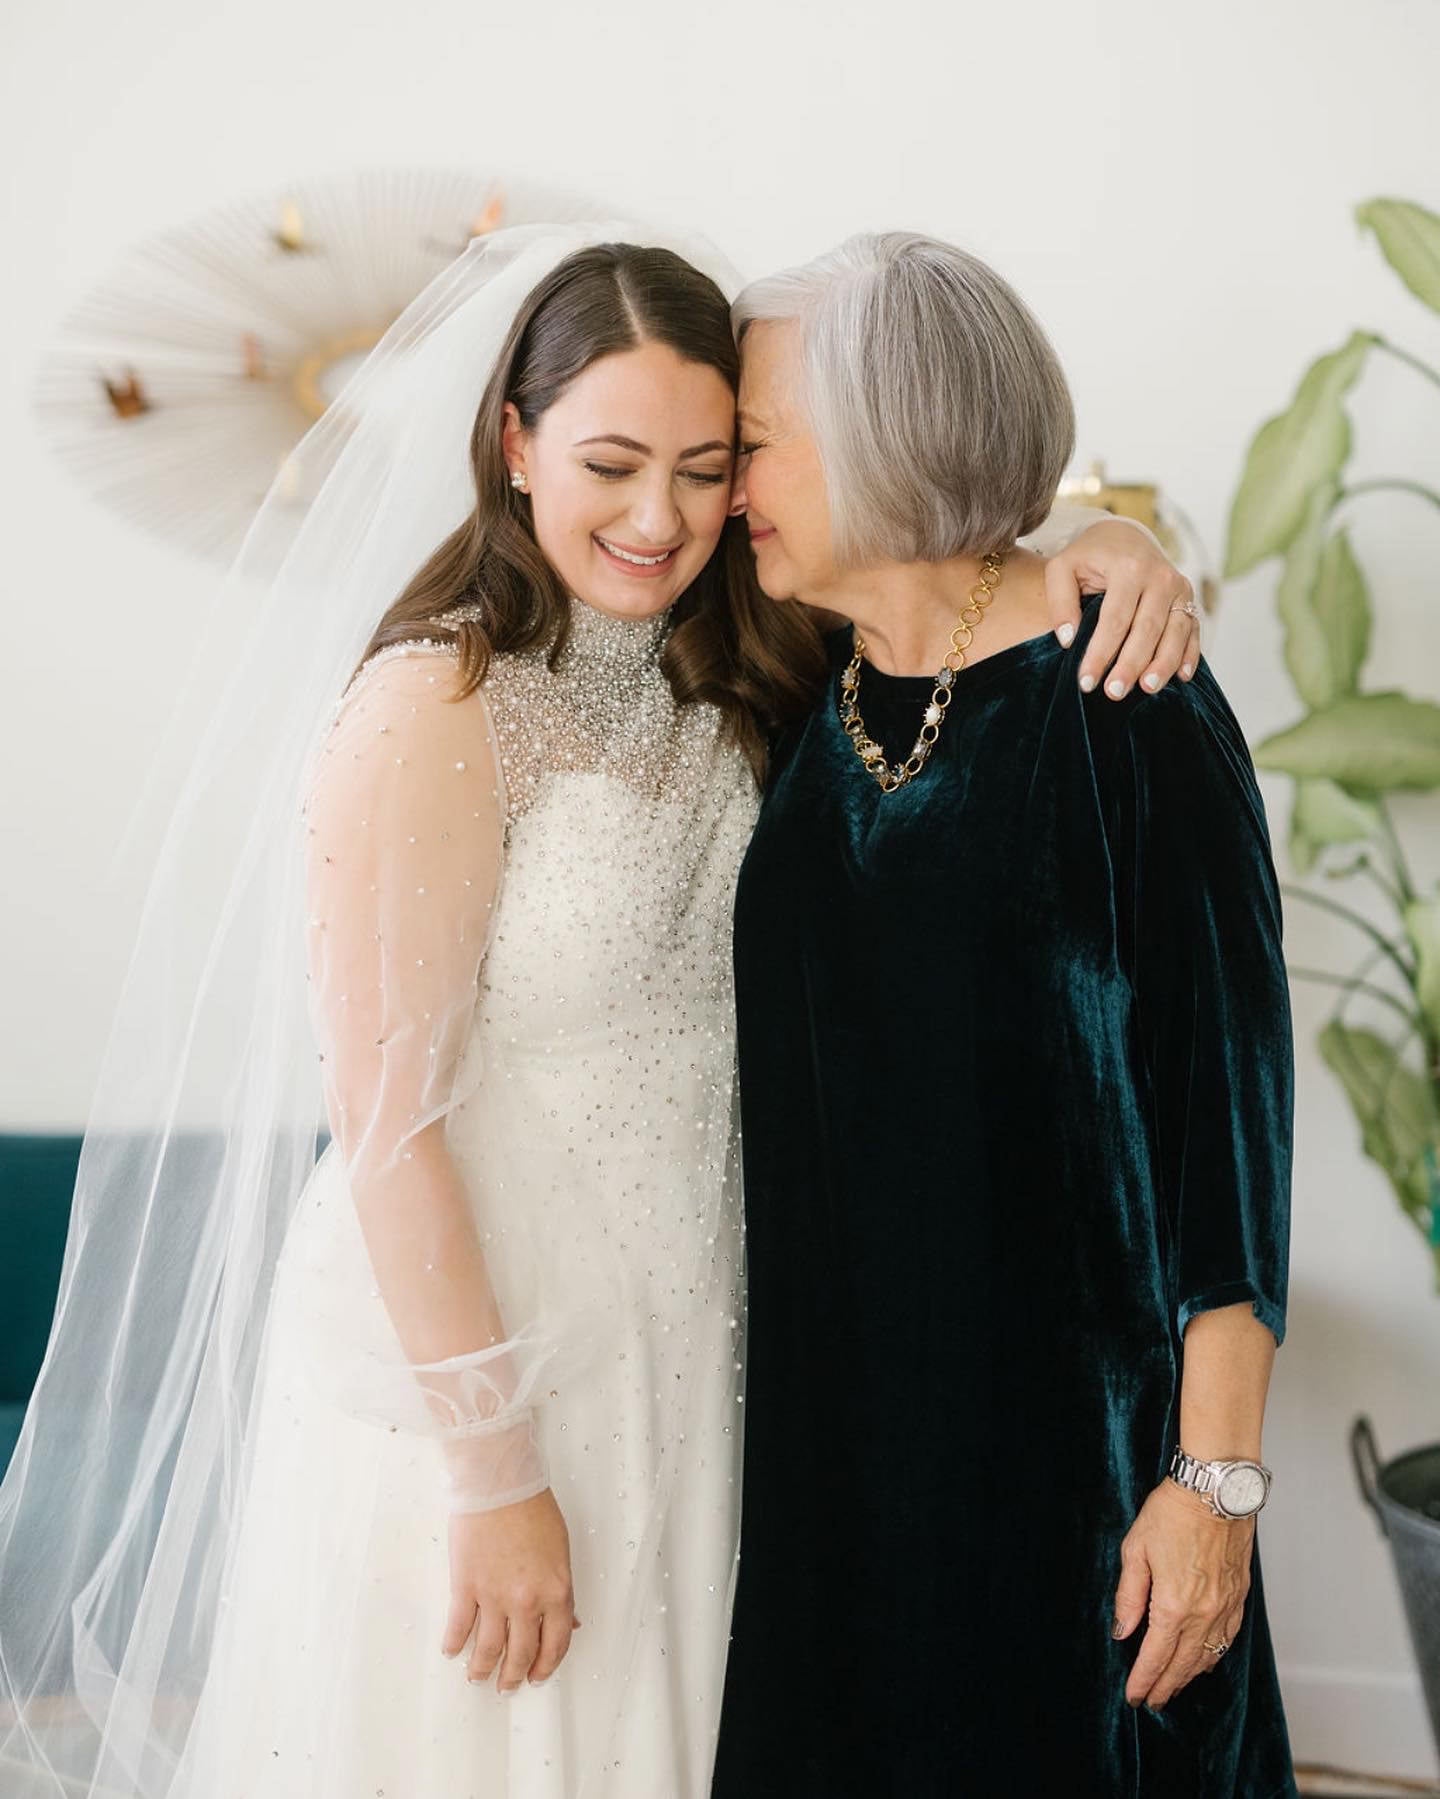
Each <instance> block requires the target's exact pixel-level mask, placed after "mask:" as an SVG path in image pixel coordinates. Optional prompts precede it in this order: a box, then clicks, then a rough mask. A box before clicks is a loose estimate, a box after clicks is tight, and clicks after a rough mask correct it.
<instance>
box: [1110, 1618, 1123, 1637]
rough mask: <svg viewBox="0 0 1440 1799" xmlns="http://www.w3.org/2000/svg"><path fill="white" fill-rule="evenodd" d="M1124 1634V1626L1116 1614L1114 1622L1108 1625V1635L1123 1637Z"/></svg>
mask: <svg viewBox="0 0 1440 1799" xmlns="http://www.w3.org/2000/svg"><path fill="white" fill-rule="evenodd" d="M1124 1634H1125V1626H1124V1625H1123V1624H1122V1623H1121V1622H1120V1618H1119V1615H1118V1614H1117V1615H1116V1618H1115V1621H1114V1623H1113V1624H1111V1626H1110V1635H1111V1636H1112V1637H1123V1636H1124Z"/></svg>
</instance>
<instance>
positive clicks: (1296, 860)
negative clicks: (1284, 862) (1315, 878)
mask: <svg viewBox="0 0 1440 1799" xmlns="http://www.w3.org/2000/svg"><path fill="white" fill-rule="evenodd" d="M1380 830H1381V825H1380V810H1379V808H1378V807H1377V806H1376V805H1375V804H1374V802H1373V801H1371V800H1367V799H1359V798H1357V797H1356V796H1355V795H1354V794H1353V793H1346V791H1345V789H1344V788H1343V787H1340V786H1337V785H1336V783H1335V782H1334V781H1326V780H1308V781H1297V782H1296V783H1295V804H1294V807H1293V808H1292V810H1291V813H1290V860H1291V862H1292V863H1293V864H1294V866H1295V870H1296V872H1297V873H1298V874H1302V875H1303V874H1308V873H1309V872H1310V870H1311V868H1312V867H1313V866H1314V864H1315V858H1316V856H1317V855H1318V854H1319V852H1320V851H1321V850H1322V849H1324V848H1326V847H1327V846H1328V845H1329V844H1332V843H1360V842H1362V841H1364V840H1365V839H1366V838H1370V837H1378V836H1379V835H1380Z"/></svg>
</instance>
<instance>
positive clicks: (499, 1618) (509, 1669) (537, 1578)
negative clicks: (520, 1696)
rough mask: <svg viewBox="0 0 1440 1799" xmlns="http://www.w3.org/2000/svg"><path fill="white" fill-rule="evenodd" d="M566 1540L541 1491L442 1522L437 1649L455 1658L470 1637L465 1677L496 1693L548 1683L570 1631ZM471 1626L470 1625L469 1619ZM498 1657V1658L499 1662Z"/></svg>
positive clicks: (550, 1498) (556, 1512)
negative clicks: (445, 1590) (441, 1628)
mask: <svg viewBox="0 0 1440 1799" xmlns="http://www.w3.org/2000/svg"><path fill="white" fill-rule="evenodd" d="M574 1597H575V1596H574V1591H573V1587H572V1584H571V1576H570V1536H569V1532H568V1531H567V1530H566V1528H565V1519H564V1518H563V1516H562V1515H561V1512H560V1507H559V1506H558V1505H557V1504H556V1502H555V1495H554V1494H553V1493H552V1492H551V1491H550V1489H549V1488H548V1487H547V1488H546V1489H545V1491H544V1492H543V1493H537V1494H536V1495H535V1497H534V1498H533V1499H522V1500H520V1501H519V1502H518V1503H517V1504H515V1505H504V1506H500V1507H498V1508H497V1509H496V1510H495V1511H492V1512H455V1513H452V1514H451V1518H450V1617H449V1621H448V1623H447V1625H446V1628H445V1639H444V1642H443V1644H442V1645H441V1647H442V1650H443V1653H444V1654H446V1655H451V1656H453V1655H458V1654H459V1653H460V1651H461V1650H462V1649H463V1648H464V1647H465V1645H466V1643H467V1642H468V1641H469V1640H470V1633H471V1631H472V1630H474V1632H475V1642H474V1645H473V1647H472V1648H471V1651H470V1664H469V1670H468V1675H467V1678H468V1679H470V1680H472V1681H480V1680H488V1679H489V1678H490V1676H491V1675H492V1674H493V1673H494V1671H495V1669H496V1667H497V1665H498V1666H499V1668H500V1682H499V1687H500V1691H501V1692H502V1693H513V1692H515V1691H516V1689H517V1688H518V1687H519V1685H520V1683H521V1682H522V1681H523V1680H525V1679H526V1678H527V1677H528V1678H529V1680H530V1683H531V1685H532V1686H533V1685H537V1684H538V1683H539V1682H540V1681H542V1680H546V1679H548V1677H549V1676H550V1675H551V1674H553V1673H554V1672H555V1670H556V1668H558V1667H559V1665H560V1663H561V1661H562V1660H563V1658H564V1655H565V1652H566V1650H567V1649H568V1648H569V1647H570V1634H571V1632H572V1630H578V1629H579V1627H580V1620H579V1619H578V1618H577V1617H576V1616H575V1608H574ZM477 1614H478V1616H479V1625H478V1628H477V1626H476V1616H477ZM502 1658H503V1659H502Z"/></svg>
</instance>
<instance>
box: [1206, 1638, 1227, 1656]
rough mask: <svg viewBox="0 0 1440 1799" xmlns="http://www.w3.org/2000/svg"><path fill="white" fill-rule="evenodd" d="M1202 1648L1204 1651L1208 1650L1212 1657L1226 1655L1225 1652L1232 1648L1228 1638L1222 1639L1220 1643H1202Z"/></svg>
mask: <svg viewBox="0 0 1440 1799" xmlns="http://www.w3.org/2000/svg"><path fill="white" fill-rule="evenodd" d="M1200 1647H1201V1648H1202V1649H1208V1650H1209V1652H1210V1653H1211V1655H1214V1656H1221V1655H1224V1653H1225V1651H1226V1650H1227V1649H1228V1648H1229V1647H1230V1644H1229V1642H1228V1641H1227V1639H1226V1638H1224V1637H1221V1639H1220V1641H1219V1642H1218V1643H1202V1644H1201V1645H1200Z"/></svg>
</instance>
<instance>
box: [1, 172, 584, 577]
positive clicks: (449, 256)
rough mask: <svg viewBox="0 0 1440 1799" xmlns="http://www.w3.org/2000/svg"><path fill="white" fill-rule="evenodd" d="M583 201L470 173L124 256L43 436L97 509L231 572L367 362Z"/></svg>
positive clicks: (227, 225) (178, 238)
mask: <svg viewBox="0 0 1440 1799" xmlns="http://www.w3.org/2000/svg"><path fill="white" fill-rule="evenodd" d="M596 216H599V215H598V210H597V208H595V207H594V206H593V205H591V204H590V203H589V202H586V201H582V200H580V199H578V198H577V197H576V196H575V195H573V194H564V193H561V192H558V191H556V190H552V189H546V188H543V187H540V186H536V185H534V184H529V183H525V182H523V181H519V180H514V179H510V178H508V177H507V178H505V179H504V180H503V182H502V181H500V180H497V179H494V178H490V177H487V176H485V175H482V174H478V173H476V172H474V171H460V170H455V171H440V170H389V171H377V172H370V173H356V174H352V175H344V176H331V177H325V178H320V179H316V180H312V181H302V182H297V183H295V184H294V185H293V186H291V187H288V188H286V189H285V190H284V192H283V193H278V194H271V195H267V196H257V197H255V198H252V199H248V200H242V201H238V202H236V203H234V204H232V205H229V206H224V207H220V208H218V209H217V210H216V211H215V212H213V213H210V214H207V215H206V216H205V217H203V218H200V219H198V220H196V221H194V222H193V223H191V224H188V225H185V226H182V227H180V228H178V229H176V230H174V231H170V232H166V233H164V234H162V235H161V236H158V237H156V238H153V239H151V240H149V241H148V242H146V243H143V244H141V245H139V246H137V247H136V248H135V249H134V250H133V251H131V252H130V253H129V254H128V255H127V256H126V257H125V258H123V259H122V261H121V262H120V263H119V264H118V266H117V267H116V268H115V269H114V270H113V271H112V272H111V273H110V275H109V276H108V277H107V278H106V279H105V281H104V282H103V283H101V284H100V285H99V286H98V287H96V288H95V290H94V291H93V292H92V293H91V294H89V295H88V296H87V297H86V299H85V300H84V301H82V302H81V304H80V305H79V307H78V308H77V309H76V310H75V312H74V313H72V314H71V315H70V317H69V318H67V319H66V320H65V322H64V324H63V325H62V327H61V330H60V333H59V335H58V338H57V341H56V343H55V345H54V347H53V349H52V350H51V352H50V354H49V355H48V356H47V357H46V359H45V361H44V363H43V364H42V367H41V370H40V374H39V378H38V380H37V383H36V389H35V412H36V418H37V421H38V423H39V426H40V430H41V432H42V434H43V436H44V437H45V439H46V441H47V442H48V443H49V444H50V445H51V446H52V447H53V448H54V450H55V452H56V453H57V455H58V456H59V457H60V459H61V461H62V462H63V463H64V464H65V466H66V467H67V468H69V469H70V471H71V472H72V473H73V474H74V475H75V477H76V479H77V480H78V481H79V482H80V483H81V484H82V486H84V487H85V488H86V489H88V491H89V492H90V493H92V494H93V495H94V496H95V497H96V498H97V499H99V500H101V501H102V502H103V503H104V504H105V505H107V506H109V507H110V508H112V509H113V510H114V511H116V512H118V513H120V514H121V515H122V516H124V517H125V518H127V519H130V520H133V521H134V522H135V523H136V524H139V525H141V526H142V527H144V528H145V529H147V530H150V531H153V532H155V533H157V534H158V535H160V536H162V537H164V538H165V539H166V540H167V541H168V542H170V543H173V544H178V545H181V546H182V547H184V548H185V549H187V550H190V551H192V552H194V553H196V554H199V555H203V556H211V557H217V558H221V559H228V558H229V557H230V556H231V555H232V554H233V553H234V551H235V550H236V549H237V548H238V547H239V544H240V541H241V539H242V538H243V537H244V534H245V531H246V529H247V527H248V526H249V524H250V521H251V519H252V518H253V517H254V514H255V512H256V509H257V508H258V506H259V504H260V501H261V500H262V498H263V497H264V495H265V492H266V490H267V489H268V488H269V486H270V484H271V482H272V481H273V480H274V479H275V476H276V474H277V473H278V472H279V470H280V469H281V467H282V465H283V464H284V461H285V458H286V456H287V455H288V454H289V452H290V451H291V450H292V449H293V448H294V447H295V445H296V443H298V441H299V440H300V438H301V437H303V436H304V434H305V432H306V431H307V430H308V429H309V427H310V425H311V424H313V422H314V421H315V419H317V418H318V417H319V416H320V414H321V413H322V412H323V411H324V410H325V407H326V406H327V405H328V404H329V402H330V400H331V399H333V398H334V396H335V394H336V393H337V392H338V391H339V389H340V387H341V386H342V385H343V384H344V381H345V379H346V378H347V376H348V375H349V374H350V373H351V372H352V371H353V369H354V368H355V367H356V366H357V365H358V363H359V362H360V360H361V359H362V358H363V357H364V355H365V353H366V351H367V350H368V349H369V348H370V347H371V345H372V344H374V343H375V342H376V340H377V339H378V338H379V337H380V336H381V335H382V333H383V332H384V331H385V329H386V327H387V326H388V325H389V324H390V323H391V322H392V320H393V319H394V318H395V317H396V316H397V315H398V314H399V313H400V312H401V311H402V310H403V309H404V308H405V306H406V305H408V303H409V302H410V301H411V300H412V299H413V298H414V297H415V295H416V294H417V293H419V292H420V290H421V289H422V288H423V287H424V286H425V285H426V284H427V282H429V281H430V280H431V278H432V277H433V276H435V275H436V274H438V273H439V272H440V270H441V269H443V268H444V267H445V265H446V264H447V263H449V262H451V261H453V260H454V258H455V257H456V256H458V255H459V254H460V252H461V251H462V250H463V249H464V248H465V246H466V244H467V243H468V242H469V241H470V240H471V239H472V238H474V237H476V236H479V235H482V234H484V233H487V232H490V231H494V230H497V229H499V228H500V227H501V226H504V225H520V224H526V223H532V222H540V221H547V220H566V219H578V218H585V217H596Z"/></svg>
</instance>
